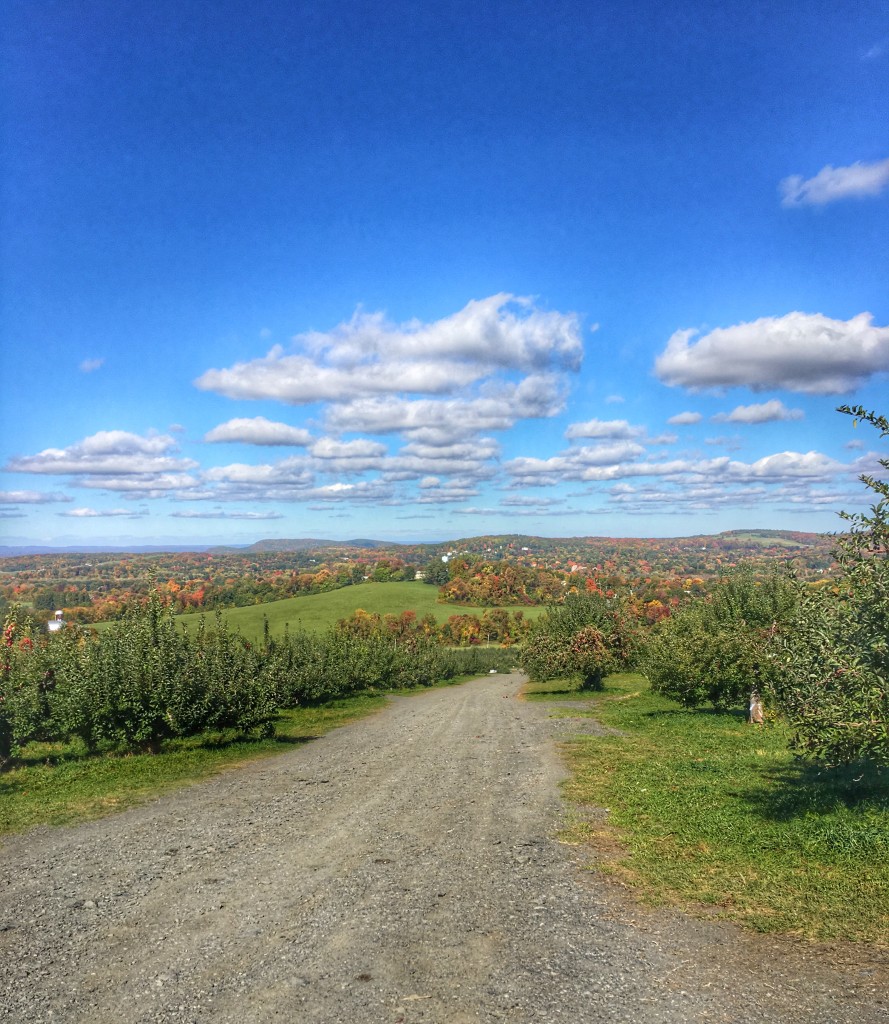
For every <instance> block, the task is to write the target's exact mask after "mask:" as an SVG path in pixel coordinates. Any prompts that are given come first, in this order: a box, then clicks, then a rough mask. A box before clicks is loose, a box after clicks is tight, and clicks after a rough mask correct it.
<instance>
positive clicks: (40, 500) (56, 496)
mask: <svg viewBox="0 0 889 1024" xmlns="http://www.w3.org/2000/svg"><path fill="white" fill-rule="evenodd" d="M73 500H74V499H73V498H70V497H68V495H66V494H62V493H61V492H59V491H0V505H45V504H50V503H52V502H58V501H73Z"/></svg>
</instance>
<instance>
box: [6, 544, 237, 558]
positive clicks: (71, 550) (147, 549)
mask: <svg viewBox="0 0 889 1024" xmlns="http://www.w3.org/2000/svg"><path fill="white" fill-rule="evenodd" d="M243 547H244V546H243V545H241V546H235V545H232V546H231V547H230V548H227V550H229V551H242V550H243ZM212 550H213V548H212V547H210V546H209V545H207V544H126V545H124V546H116V545H113V544H68V545H65V546H64V547H49V546H47V545H45V544H21V545H6V544H0V558H16V557H17V556H18V555H104V554H108V555H156V554H161V553H162V552H164V551H212Z"/></svg>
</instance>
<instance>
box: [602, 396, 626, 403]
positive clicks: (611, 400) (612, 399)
mask: <svg viewBox="0 0 889 1024" xmlns="http://www.w3.org/2000/svg"><path fill="white" fill-rule="evenodd" d="M625 401H626V399H625V398H624V396H623V395H607V396H606V397H605V402H606V404H607V405H619V404H620V403H621V402H625Z"/></svg>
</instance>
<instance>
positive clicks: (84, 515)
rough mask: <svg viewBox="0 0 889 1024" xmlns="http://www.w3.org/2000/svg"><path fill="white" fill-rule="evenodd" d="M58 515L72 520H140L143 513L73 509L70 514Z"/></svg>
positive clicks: (115, 509)
mask: <svg viewBox="0 0 889 1024" xmlns="http://www.w3.org/2000/svg"><path fill="white" fill-rule="evenodd" d="M56 515H59V516H65V517H66V518H70V519H113V518H117V517H123V518H126V519H140V518H141V517H142V513H141V512H134V511H132V509H130V510H127V509H125V508H112V509H107V510H105V511H98V510H96V509H94V508H72V509H71V511H70V512H57V513H56Z"/></svg>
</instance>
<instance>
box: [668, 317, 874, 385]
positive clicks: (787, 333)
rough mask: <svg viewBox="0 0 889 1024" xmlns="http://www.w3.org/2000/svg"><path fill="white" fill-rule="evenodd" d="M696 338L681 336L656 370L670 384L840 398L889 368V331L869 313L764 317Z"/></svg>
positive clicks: (689, 334) (671, 342)
mask: <svg viewBox="0 0 889 1024" xmlns="http://www.w3.org/2000/svg"><path fill="white" fill-rule="evenodd" d="M697 333H698V332H697V331H695V330H681V331H676V333H675V334H674V335H673V336H672V337H671V338H670V340H669V342H668V343H667V347H666V349H665V350H664V352H663V353H661V355H660V356H658V358H657V360H656V361H655V372H656V374H657V376H658V377H659V378H660V379H661V380H662V381H663V382H664V383H665V384H669V385H679V386H681V387H686V388H691V389H693V390H697V389H701V388H726V387H748V388H751V389H752V390H753V391H764V390H766V389H769V388H787V389H788V390H791V391H802V392H807V393H811V394H837V393H840V392H844V391H849V390H851V389H853V388H854V387H856V386H857V385H859V384H861V383H862V382H864V381H865V380H867V379H868V378H869V377H871V376H873V375H874V374H877V373H883V372H886V371H889V327H875V326H874V325H873V317H872V316H871V314H870V313H859V314H858V316H854V317H852V319H850V320H832V319H830V318H829V317H826V316H823V315H822V314H820V313H812V314H809V313H788V314H787V315H786V316H783V317H763V318H761V319H759V320H754V321H753V322H752V323H742V324H736V325H735V326H733V327H724V328H723V327H720V328H716V329H715V330H713V331H711V332H710V333H709V334H706V335H704V336H703V337H702V338H699V339H698V340H697V341H695V342H694V343H692V340H691V339H692V338H693V337H694V336H695V335H696V334H697Z"/></svg>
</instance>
